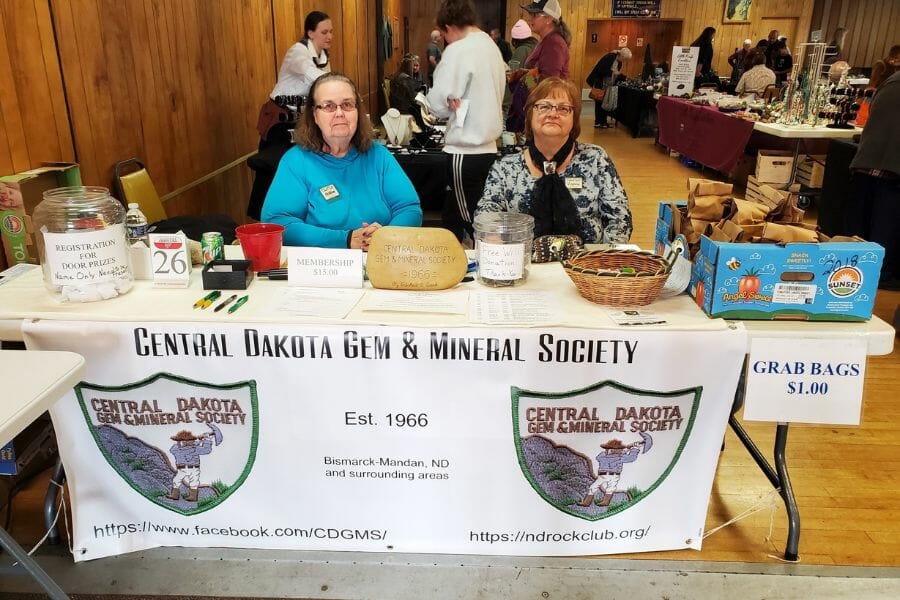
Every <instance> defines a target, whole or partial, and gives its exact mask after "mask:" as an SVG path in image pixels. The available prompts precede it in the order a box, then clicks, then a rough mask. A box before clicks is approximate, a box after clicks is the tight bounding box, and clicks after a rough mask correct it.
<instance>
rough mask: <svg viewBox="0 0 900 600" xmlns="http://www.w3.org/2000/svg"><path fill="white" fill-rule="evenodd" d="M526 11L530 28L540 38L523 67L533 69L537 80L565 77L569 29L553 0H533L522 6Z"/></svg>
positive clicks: (567, 63)
mask: <svg viewBox="0 0 900 600" xmlns="http://www.w3.org/2000/svg"><path fill="white" fill-rule="evenodd" d="M522 9H523V10H525V12H527V13H528V15H529V23H528V24H529V25H530V26H531V30H532V31H533V32H534V33H536V34H538V36H540V38H541V41H540V42H538V45H537V46H536V47H535V49H534V50H533V51H532V52H531V54H529V55H528V58H527V59H525V67H526V68H528V69H537V72H538V80H539V81H540V80H541V79H543V78H545V77H561V78H562V79H568V78H569V45H570V44H571V43H572V32H571V31H569V27H568V26H567V25H566V24H565V23H564V22H563V19H562V8H560V6H559V2H558V1H557V0H534V2H532V3H531V4H528V5H525V6H522Z"/></svg>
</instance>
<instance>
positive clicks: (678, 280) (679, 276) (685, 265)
mask: <svg viewBox="0 0 900 600" xmlns="http://www.w3.org/2000/svg"><path fill="white" fill-rule="evenodd" d="M690 283H691V261H689V260H688V259H686V258H685V257H684V256H683V255H682V254H680V253H679V254H678V256H677V257H676V258H675V263H674V264H673V265H672V272H671V273H669V277H668V278H667V279H666V284H665V285H664V286H663V289H662V292H661V293H660V298H671V297H672V296H677V295H678V294H681V293H682V292H684V290H686V289H687V287H688V285H690Z"/></svg>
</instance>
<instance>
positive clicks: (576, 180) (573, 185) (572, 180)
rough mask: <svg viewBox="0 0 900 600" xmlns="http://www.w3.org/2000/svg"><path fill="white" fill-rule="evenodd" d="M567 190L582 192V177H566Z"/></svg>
mask: <svg viewBox="0 0 900 600" xmlns="http://www.w3.org/2000/svg"><path fill="white" fill-rule="evenodd" d="M566 188H567V189H570V190H580V189H581V177H566Z"/></svg>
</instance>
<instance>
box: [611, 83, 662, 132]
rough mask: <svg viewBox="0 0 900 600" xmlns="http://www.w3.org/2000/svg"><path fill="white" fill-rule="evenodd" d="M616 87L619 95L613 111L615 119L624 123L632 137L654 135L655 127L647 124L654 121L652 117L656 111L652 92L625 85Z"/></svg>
mask: <svg viewBox="0 0 900 600" xmlns="http://www.w3.org/2000/svg"><path fill="white" fill-rule="evenodd" d="M618 88H619V92H618V94H619V95H618V99H617V104H616V112H615V113H614V114H615V117H616V121H618V122H619V123H622V124H623V125H625V127H627V128H628V130H629V131H630V132H631V136H632V137H638V136H639V135H642V134H643V135H654V134H655V131H654V129H655V127H648V126H647V125H648V124H651V123H654V124H655V123H656V119H654V118H653V115H654V113H655V112H656V99H654V98H653V92H651V91H648V90H642V89H639V88H634V87H630V86H627V85H620V86H618Z"/></svg>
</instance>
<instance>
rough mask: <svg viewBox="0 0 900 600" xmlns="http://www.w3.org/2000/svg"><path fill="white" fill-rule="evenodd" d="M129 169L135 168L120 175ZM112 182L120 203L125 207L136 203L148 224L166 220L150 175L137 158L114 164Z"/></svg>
mask: <svg viewBox="0 0 900 600" xmlns="http://www.w3.org/2000/svg"><path fill="white" fill-rule="evenodd" d="M129 167H136V170H135V171H132V172H131V173H127V174H125V175H123V174H122V172H123V171H125V170H126V169H127V168H129ZM113 181H114V183H115V185H116V187H117V188H118V191H119V196H120V198H121V200H122V202H123V203H124V204H125V205H126V206H127V205H128V204H129V203H131V202H136V203H137V204H138V206H139V207H140V209H141V212H142V213H144V216H146V217H147V222H148V223H156V222H157V221H162V220H164V219H165V218H166V209H165V208H163V203H162V200H160V199H159V193H157V191H156V186H155V185H153V180H152V179H150V173H148V172H147V168H146V167H145V166H144V163H143V162H141V160H140V159H138V158H129V159H128V160H122V161H119V162H117V163H116V166H115V167H114V168H113Z"/></svg>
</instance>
